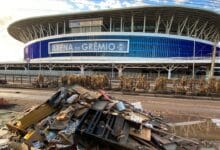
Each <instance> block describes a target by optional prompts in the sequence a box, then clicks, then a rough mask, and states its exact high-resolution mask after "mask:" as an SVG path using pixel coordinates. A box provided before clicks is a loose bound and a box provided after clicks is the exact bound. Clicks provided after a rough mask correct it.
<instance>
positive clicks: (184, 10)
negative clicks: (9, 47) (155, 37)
mask: <svg viewBox="0 0 220 150" xmlns="http://www.w3.org/2000/svg"><path fill="white" fill-rule="evenodd" d="M131 15H133V16H134V20H135V21H137V22H138V21H142V20H143V16H144V15H146V20H147V22H151V23H155V21H156V20H157V19H158V15H160V17H161V18H162V19H163V20H165V21H166V20H167V21H168V20H170V17H171V16H174V21H173V22H174V23H173V24H174V26H175V28H177V26H178V25H177V24H179V22H181V21H183V20H184V19H185V18H186V17H188V18H189V19H188V23H189V24H190V25H193V24H195V22H196V21H197V20H198V23H197V24H198V26H200V28H202V25H204V24H205V23H206V22H207V23H208V24H207V25H206V28H208V27H210V26H212V25H214V28H213V29H216V30H217V32H218V34H219V35H220V14H219V13H217V12H213V11H209V10H204V9H199V8H198V9H196V8H190V7H182V6H181V7H180V6H144V7H132V8H120V9H109V10H99V11H87V12H78V13H71V14H59V15H50V16H39V17H32V18H27V19H23V20H19V21H16V22H14V23H12V24H11V25H10V26H9V27H8V32H9V34H10V35H11V36H13V37H14V38H15V39H17V40H19V41H23V40H22V39H21V37H20V34H19V33H20V32H21V31H26V32H27V30H26V28H27V27H29V28H32V26H34V25H37V24H40V25H42V26H48V23H51V24H53V23H56V22H64V21H68V20H73V19H87V18H97V17H103V19H106V20H107V19H108V20H109V17H112V18H113V19H115V20H117V19H118V21H119V20H120V17H121V16H122V17H124V20H126V19H127V20H129V19H130V18H129V16H131ZM23 42H24V41H23Z"/></svg>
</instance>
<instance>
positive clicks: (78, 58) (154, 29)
mask: <svg viewBox="0 0 220 150" xmlns="http://www.w3.org/2000/svg"><path fill="white" fill-rule="evenodd" d="M8 32H9V34H10V35H11V36H13V37H14V38H15V39H17V40H19V41H21V42H23V43H25V47H24V61H25V62H26V63H24V64H27V63H28V65H29V66H32V69H37V66H41V67H42V66H43V67H44V68H45V67H47V66H49V67H47V68H49V70H71V69H73V70H77V69H78V70H79V71H80V72H81V74H84V73H85V72H86V70H103V69H104V70H107V71H109V72H111V71H112V70H114V71H115V70H116V71H117V72H118V75H119V76H121V75H122V73H123V72H124V71H125V70H129V69H130V70H132V71H136V72H139V73H143V72H146V71H147V70H154V71H156V72H160V71H166V72H167V73H168V78H171V73H172V72H174V70H185V71H184V72H187V73H188V74H192V75H195V74H201V71H203V72H205V74H207V73H208V72H209V71H210V69H211V67H210V66H211V65H214V64H215V68H216V69H215V70H217V71H218V65H219V64H220V59H219V58H220V47H219V46H218V45H217V43H218V42H219V39H220V14H218V13H215V12H212V11H207V10H201V9H195V8H188V7H174V6H172V7H171V6H157V7H148V6H147V7H135V8H125V9H113V10H102V11H93V12H80V13H74V14H63V15H54V16H44V17H34V18H28V19H24V20H19V21H17V22H14V23H13V24H11V25H10V26H9V27H8ZM213 61H214V62H213ZM204 68H205V70H204ZM176 72H178V71H176ZM202 74H204V73H202Z"/></svg>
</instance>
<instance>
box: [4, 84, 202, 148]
mask: <svg viewBox="0 0 220 150" xmlns="http://www.w3.org/2000/svg"><path fill="white" fill-rule="evenodd" d="M7 127H8V129H9V131H10V132H11V136H10V138H9V139H10V141H16V143H18V142H20V143H23V144H24V143H25V144H26V145H27V146H28V147H29V148H37V149H93V148H97V149H120V150H121V149H136V150H138V149H140V150H145V149H146V150H148V149H151V150H154V149H155V150H156V149H163V150H164V149H166V150H175V149H196V148H197V147H198V145H199V144H198V143H197V141H193V140H189V139H185V138H182V137H178V136H175V135H173V134H172V133H171V132H170V127H169V125H168V124H167V123H166V122H165V121H164V120H163V118H162V117H159V116H155V115H152V114H151V113H150V112H146V111H144V110H143V108H142V106H141V104H140V103H138V102H136V103H127V102H125V101H123V100H118V99H117V98H114V97H111V96H110V95H108V94H106V93H105V91H90V90H87V89H85V88H83V87H81V86H78V85H75V86H71V87H68V88H63V87H62V88H61V89H59V90H58V91H57V92H56V93H55V94H54V95H52V97H51V98H50V99H48V100H47V101H46V102H45V103H43V104H41V105H39V106H38V107H36V108H34V109H33V110H32V111H30V112H28V113H27V114H26V115H24V116H23V117H22V118H20V119H19V120H16V121H15V122H10V123H8V124H7Z"/></svg>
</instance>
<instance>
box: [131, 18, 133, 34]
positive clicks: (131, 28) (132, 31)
mask: <svg viewBox="0 0 220 150" xmlns="http://www.w3.org/2000/svg"><path fill="white" fill-rule="evenodd" d="M131 32H134V16H133V15H132V16H131Z"/></svg>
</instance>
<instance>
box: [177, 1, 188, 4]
mask: <svg viewBox="0 0 220 150" xmlns="http://www.w3.org/2000/svg"><path fill="white" fill-rule="evenodd" d="M186 1H188V0H174V2H175V3H176V4H181V3H184V2H186Z"/></svg>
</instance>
